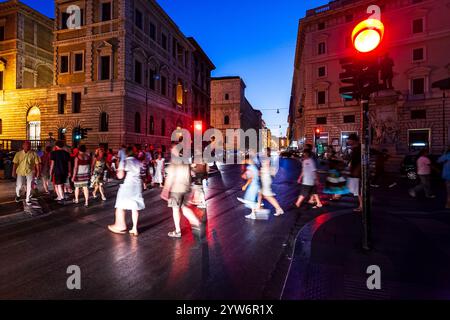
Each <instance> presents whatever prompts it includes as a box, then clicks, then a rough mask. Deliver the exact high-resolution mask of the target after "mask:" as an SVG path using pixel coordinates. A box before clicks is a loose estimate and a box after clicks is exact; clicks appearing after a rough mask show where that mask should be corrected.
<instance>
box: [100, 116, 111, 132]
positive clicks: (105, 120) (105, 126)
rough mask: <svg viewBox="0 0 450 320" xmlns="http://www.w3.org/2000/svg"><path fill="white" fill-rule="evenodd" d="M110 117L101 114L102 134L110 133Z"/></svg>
mask: <svg viewBox="0 0 450 320" xmlns="http://www.w3.org/2000/svg"><path fill="white" fill-rule="evenodd" d="M108 128H109V115H108V114H107V113H106V112H101V113H100V132H108Z"/></svg>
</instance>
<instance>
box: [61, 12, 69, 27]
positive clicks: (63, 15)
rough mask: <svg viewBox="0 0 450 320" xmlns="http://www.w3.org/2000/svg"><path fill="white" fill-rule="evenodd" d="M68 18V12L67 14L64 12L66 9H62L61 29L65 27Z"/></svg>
mask: <svg viewBox="0 0 450 320" xmlns="http://www.w3.org/2000/svg"><path fill="white" fill-rule="evenodd" d="M69 18H70V14H68V13H67V12H66V9H64V10H63V11H62V12H61V30H65V29H67V21H68V20H69Z"/></svg>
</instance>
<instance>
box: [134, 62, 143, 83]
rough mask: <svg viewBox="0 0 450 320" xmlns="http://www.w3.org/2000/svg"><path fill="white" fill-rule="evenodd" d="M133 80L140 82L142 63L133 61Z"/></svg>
mask: <svg viewBox="0 0 450 320" xmlns="http://www.w3.org/2000/svg"><path fill="white" fill-rule="evenodd" d="M134 82H136V83H139V84H142V63H140V62H139V61H137V60H135V61H134Z"/></svg>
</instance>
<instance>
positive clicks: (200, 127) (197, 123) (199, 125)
mask: <svg viewBox="0 0 450 320" xmlns="http://www.w3.org/2000/svg"><path fill="white" fill-rule="evenodd" d="M194 128H195V130H197V131H202V130H203V123H202V122H201V121H194Z"/></svg>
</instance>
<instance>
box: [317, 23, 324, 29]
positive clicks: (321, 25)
mask: <svg viewBox="0 0 450 320" xmlns="http://www.w3.org/2000/svg"><path fill="white" fill-rule="evenodd" d="M317 29H318V30H323V29H325V22H319V24H318V25H317Z"/></svg>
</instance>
